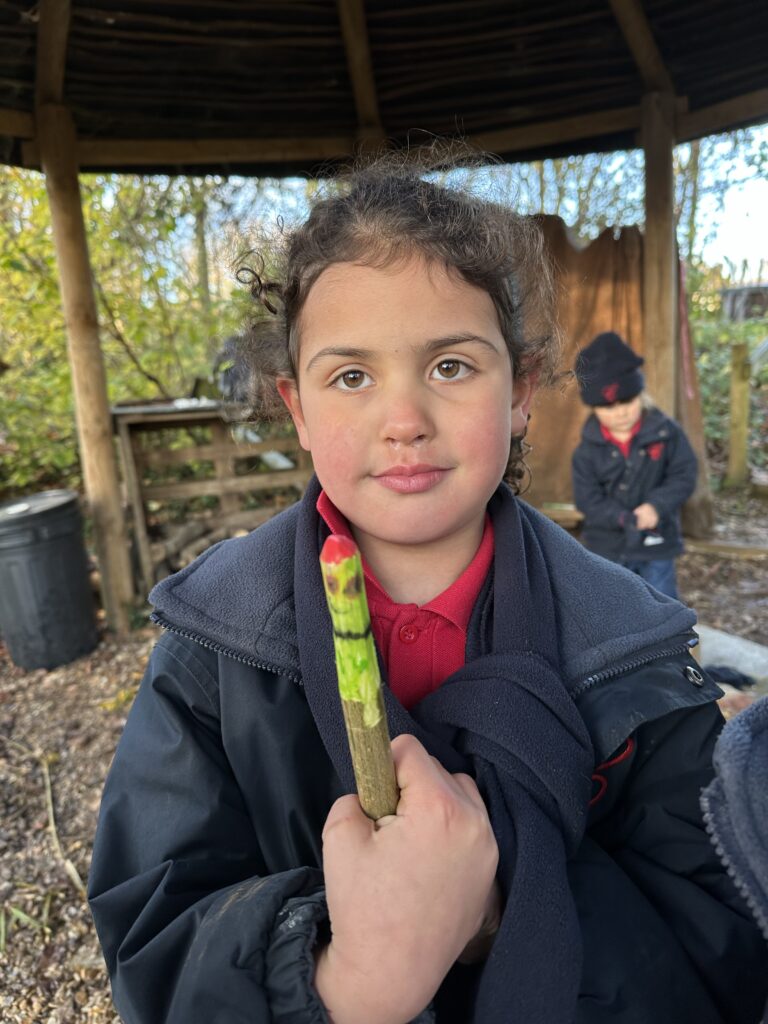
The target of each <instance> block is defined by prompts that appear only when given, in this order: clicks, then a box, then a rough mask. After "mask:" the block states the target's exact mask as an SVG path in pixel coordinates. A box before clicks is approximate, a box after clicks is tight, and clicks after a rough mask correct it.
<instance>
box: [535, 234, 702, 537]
mask: <svg viewBox="0 0 768 1024" xmlns="http://www.w3.org/2000/svg"><path fill="white" fill-rule="evenodd" d="M539 223H540V225H541V227H542V230H543V231H544V234H545V237H546V239H547V243H548V247H549V250H550V253H551V255H552V258H553V260H554V264H555V268H556V273H557V277H558V283H559V294H560V300H559V316H560V323H561V325H562V328H563V334H564V352H563V367H564V368H568V369H570V368H572V367H573V365H574V363H575V361H576V354H577V352H578V351H579V349H580V348H583V347H584V346H585V345H588V344H589V342H590V341H591V340H592V338H594V336H595V335H596V334H599V333H600V332H601V331H616V332H617V333H618V334H620V335H621V336H622V337H623V338H624V339H625V341H626V342H627V343H628V344H629V345H631V346H632V348H633V349H634V350H635V351H636V352H638V353H639V354H640V355H643V312H642V291H643V289H642V285H643V237H642V234H641V232H640V229H639V228H637V227H625V228H619V229H614V228H607V229H606V230H605V231H603V233H602V234H601V235H600V236H599V237H598V238H596V239H595V240H594V241H593V242H591V243H590V244H589V245H587V246H584V247H580V246H578V245H574V244H573V243H572V242H571V240H570V238H569V237H568V229H567V227H566V225H565V224H564V223H563V221H562V220H561V219H560V218H559V217H540V218H539ZM680 296H681V302H680V314H681V315H680V318H679V329H678V339H677V342H678V348H679V357H678V363H679V373H678V380H679V389H678V408H677V410H676V411H675V410H671V409H664V410H663V411H664V412H666V413H667V414H669V415H674V416H675V418H676V419H677V420H678V421H679V422H680V423H681V425H682V426H683V429H684V430H685V432H686V433H687V435H688V437H689V439H690V441H691V444H692V445H693V448H694V450H695V452H696V454H697V456H698V459H699V483H698V486H697V490H696V493H695V494H694V495H693V497H692V498H691V500H690V501H689V502H688V504H687V506H686V509H685V513H684V523H685V527H686V532H687V533H688V534H689V535H690V536H703V535H706V533H707V532H708V531H709V529H710V527H711V499H710V494H709V486H708V482H707V474H706V458H705V446H704V429H703V419H702V414H701V398H700V393H699V385H698V377H697V375H696V366H695V362H694V359H693V353H692V349H691V340H690V335H689V331H688V318H687V311H686V304H685V293H684V289H681V290H680ZM587 415H588V410H587V409H586V408H585V407H584V406H583V405H582V403H581V400H580V399H579V392H578V388H577V386H576V382H575V380H571V381H569V382H568V383H567V384H566V385H565V386H564V387H563V388H562V389H560V390H548V391H544V392H542V393H541V394H540V395H539V397H538V399H537V401H536V403H535V404H534V408H533V411H532V417H531V423H530V426H529V431H528V440H529V441H530V443H531V444H532V446H533V451H532V452H531V453H530V455H529V456H528V464H529V466H530V468H531V475H532V480H531V486H530V489H529V490H528V492H527V493H526V499H527V500H529V501H531V502H532V503H533V504H535V505H539V506H542V505H544V504H545V503H547V502H553V503H568V502H572V501H573V493H572V489H571V453H572V452H573V450H574V448H575V447H576V445H577V444H578V441H579V437H580V434H581V428H582V425H583V423H584V420H585V419H586V416H587Z"/></svg>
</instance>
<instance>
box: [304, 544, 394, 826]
mask: <svg viewBox="0 0 768 1024" xmlns="http://www.w3.org/2000/svg"><path fill="white" fill-rule="evenodd" d="M320 567H321V570H322V574H323V585H324V586H325V596H326V599H327V601H328V610H329V611H330V613H331V621H332V623H333V646H334V651H335V654H336V674H337V676H338V681H339V695H340V697H341V706H342V709H343V712H344V723H345V725H346V727H347V736H348V738H349V749H350V752H351V754H352V767H353V769H354V772H355V782H356V783H357V795H358V798H359V800H360V806H361V807H362V808H363V810H364V811H365V813H366V814H367V815H368V817H369V818H372V819H373V820H374V821H377V820H378V819H379V818H383V817H384V816H385V815H387V814H394V813H395V809H396V807H397V801H398V797H399V793H398V789H397V782H396V780H395V768H394V764H393V761H392V750H391V747H390V744H389V731H388V729H387V716H386V714H385V711H384V700H383V698H382V695H381V676H380V674H379V663H378V661H377V659H376V647H375V645H374V642H373V635H372V633H371V619H370V615H369V614H368V601H367V599H366V596H365V584H364V582H363V567H362V564H361V562H360V554H359V552H358V550H357V546H356V545H355V543H354V542H353V541H351V540H350V539H349V538H348V537H343V536H341V535H340V534H332V535H331V536H330V537H329V538H328V539H327V540H326V542H325V544H324V545H323V550H322V552H321V553H320Z"/></svg>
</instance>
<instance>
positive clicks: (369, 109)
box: [336, 0, 384, 141]
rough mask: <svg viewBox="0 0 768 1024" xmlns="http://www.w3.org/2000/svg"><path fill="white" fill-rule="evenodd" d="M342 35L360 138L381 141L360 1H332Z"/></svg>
mask: <svg viewBox="0 0 768 1024" xmlns="http://www.w3.org/2000/svg"><path fill="white" fill-rule="evenodd" d="M336 4H337V7H338V11H339V21H340V22H341V31H342V35H343V37H344V50H345V52H346V55H347V68H348V70H349V77H350V80H351V82H352V91H353V93H354V96H355V109H356V111H357V123H358V131H359V134H360V137H361V138H363V139H368V140H373V141H376V140H382V139H383V138H384V131H383V128H382V125H381V114H380V113H379V100H378V97H377V95H376V82H375V80H374V77H373V63H372V61H371V47H370V43H369V40H368V25H367V22H366V18H365V2H364V0H336Z"/></svg>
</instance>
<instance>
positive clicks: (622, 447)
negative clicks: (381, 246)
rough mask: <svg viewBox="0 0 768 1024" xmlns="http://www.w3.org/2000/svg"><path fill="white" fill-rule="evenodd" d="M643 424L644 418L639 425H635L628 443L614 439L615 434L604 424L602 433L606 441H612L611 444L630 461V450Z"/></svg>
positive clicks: (638, 422) (601, 425)
mask: <svg viewBox="0 0 768 1024" xmlns="http://www.w3.org/2000/svg"><path fill="white" fill-rule="evenodd" d="M642 422H643V418H642V416H641V417H640V419H639V420H638V421H637V423H636V424H635V425H634V427H632V429H631V430H630V432H629V437H628V438H627V440H626V441H620V440H619V439H618V437H614V436H613V434H612V433H611V432H610V430H609V429H608V427H604V426H603V424H602V423H601V424H600V433H601V434H602V435H603V437H604V438H605V440H606V441H610V442H611V444H615V445H616V447H617V448H618V449H619V451H620V452H621V454H622V455H623V456H624V458H625V459H628V458H629V451H630V449H631V447H632V442H633V441H634V439H635V438H636V437H637V435H638V434H639V433H640V427H641V426H642Z"/></svg>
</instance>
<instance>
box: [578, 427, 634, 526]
mask: <svg viewBox="0 0 768 1024" xmlns="http://www.w3.org/2000/svg"><path fill="white" fill-rule="evenodd" d="M571 469H572V476H573V501H574V504H575V505H576V508H577V509H578V510H579V511H580V512H583V513H584V516H585V518H586V520H587V522H588V523H589V525H590V526H597V527H601V528H602V529H607V530H616V531H620V530H623V529H624V520H625V518H626V515H627V509H626V508H625V507H624V506H623V505H622V504H621V503H620V502H618V501H617V500H616V499H615V498H613V497H611V496H610V495H608V494H606V493H605V492H604V490H603V488H602V487H601V486H600V483H599V481H598V479H597V477H596V476H595V470H594V467H593V465H592V462H591V460H590V458H589V456H588V455H587V453H586V452H585V451H584V449H583V447H582V446H581V445H580V446H579V447H578V448H577V449H576V451H575V452H574V453H573V456H572V458H571Z"/></svg>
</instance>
